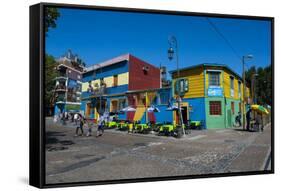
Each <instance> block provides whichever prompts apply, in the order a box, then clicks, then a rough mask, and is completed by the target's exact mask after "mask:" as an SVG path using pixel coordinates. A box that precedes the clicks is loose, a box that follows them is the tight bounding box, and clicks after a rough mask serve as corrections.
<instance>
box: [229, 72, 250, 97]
mask: <svg viewBox="0 0 281 191" xmlns="http://www.w3.org/2000/svg"><path fill="white" fill-rule="evenodd" d="M230 76H233V77H234V97H232V96H230ZM239 81H240V82H241V97H239V89H238V82H239ZM223 84H224V94H225V97H227V98H234V99H241V98H243V83H242V80H241V79H240V78H238V77H237V76H235V75H232V74H230V72H229V71H227V70H224V82H223ZM249 93H250V91H249V88H248V87H246V97H248V96H249Z"/></svg>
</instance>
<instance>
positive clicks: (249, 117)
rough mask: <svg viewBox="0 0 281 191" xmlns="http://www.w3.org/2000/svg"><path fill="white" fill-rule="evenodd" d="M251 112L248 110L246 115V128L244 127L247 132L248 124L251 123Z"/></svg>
mask: <svg viewBox="0 0 281 191" xmlns="http://www.w3.org/2000/svg"><path fill="white" fill-rule="evenodd" d="M251 112H252V109H249V110H248V111H247V113H246V120H247V126H246V129H247V131H249V130H250V123H251Z"/></svg>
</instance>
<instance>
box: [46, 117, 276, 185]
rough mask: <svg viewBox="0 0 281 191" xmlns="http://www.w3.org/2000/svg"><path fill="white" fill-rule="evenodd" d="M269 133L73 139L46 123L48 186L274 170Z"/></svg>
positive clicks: (70, 130) (64, 129) (109, 133)
mask: <svg viewBox="0 0 281 191" xmlns="http://www.w3.org/2000/svg"><path fill="white" fill-rule="evenodd" d="M270 132H271V128H270V126H267V127H266V128H265V131H264V132H263V133H257V132H255V133H253V132H245V131H241V130H238V129H223V130H203V131H192V133H191V134H190V135H187V136H186V137H184V138H182V139H176V138H173V137H162V136H156V135H141V134H127V133H126V132H119V131H117V130H107V131H105V134H104V135H103V136H102V137H99V138H96V137H86V136H83V137H81V136H79V137H74V129H73V128H69V127H62V126H58V125H54V124H52V123H51V122H50V121H49V122H48V123H47V132H46V133H47V136H46V137H47V138H46V143H47V144H46V182H47V183H62V182H80V181H96V180H115V179H128V178H143V177H161V176H173V175H193V174H206V173H208V174H209V173H222V172H237V171H239V172H241V171H256V170H264V169H265V168H266V169H267V170H270V165H268V163H270V159H268V157H269V156H270V151H271V146H270V142H271V137H270V136H271V133H270Z"/></svg>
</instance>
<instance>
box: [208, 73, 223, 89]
mask: <svg viewBox="0 0 281 191" xmlns="http://www.w3.org/2000/svg"><path fill="white" fill-rule="evenodd" d="M209 86H220V72H209Z"/></svg>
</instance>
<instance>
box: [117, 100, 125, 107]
mask: <svg viewBox="0 0 281 191" xmlns="http://www.w3.org/2000/svg"><path fill="white" fill-rule="evenodd" d="M125 107H126V99H119V107H118V109H119V110H122V109H124V108H125Z"/></svg>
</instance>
